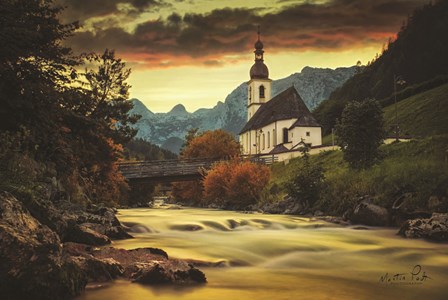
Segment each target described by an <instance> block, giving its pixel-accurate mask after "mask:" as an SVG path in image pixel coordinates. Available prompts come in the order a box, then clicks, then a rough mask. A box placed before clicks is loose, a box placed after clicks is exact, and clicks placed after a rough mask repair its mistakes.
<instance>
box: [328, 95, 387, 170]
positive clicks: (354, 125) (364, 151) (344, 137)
mask: <svg viewBox="0 0 448 300" xmlns="http://www.w3.org/2000/svg"><path fill="white" fill-rule="evenodd" d="M336 134H337V136H338V145H339V146H340V147H341V149H342V152H343V154H344V159H345V160H346V161H347V162H348V163H349V165H350V167H352V168H355V169H364V168H368V167H370V166H371V165H373V164H374V163H375V162H376V161H377V160H378V158H379V154H380V152H379V146H380V145H381V144H382V143H383V139H384V136H385V132H384V128H383V111H382V109H381V106H380V104H379V103H378V101H376V100H372V99H370V100H364V101H362V102H358V101H353V102H350V103H348V104H347V105H346V107H345V109H344V111H343V112H342V118H341V119H340V120H338V122H337V125H336Z"/></svg>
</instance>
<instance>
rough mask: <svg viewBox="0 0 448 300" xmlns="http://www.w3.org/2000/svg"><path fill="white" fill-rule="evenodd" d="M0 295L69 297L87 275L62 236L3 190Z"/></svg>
mask: <svg viewBox="0 0 448 300" xmlns="http://www.w3.org/2000/svg"><path fill="white" fill-rule="evenodd" d="M0 241H1V247H0V295H1V296H2V299H49V300H53V299H67V298H70V297H73V296H76V295H78V294H79V293H80V292H81V291H82V290H83V289H84V287H85V285H86V284H87V278H86V276H85V274H84V273H83V272H82V270H81V269H80V268H79V266H78V265H77V264H76V263H75V262H74V261H73V260H72V259H71V257H70V256H64V255H62V247H61V242H60V239H59V236H58V235H57V234H56V233H55V232H54V231H52V230H51V229H50V228H49V227H47V226H45V225H42V224H41V223H40V222H39V221H38V220H37V219H35V218H34V217H33V216H31V214H30V213H29V211H28V210H26V208H25V207H24V206H23V205H22V203H21V202H20V201H18V200H17V199H16V198H15V197H13V196H12V195H10V194H8V193H6V192H2V193H0Z"/></svg>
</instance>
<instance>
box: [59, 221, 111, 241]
mask: <svg viewBox="0 0 448 300" xmlns="http://www.w3.org/2000/svg"><path fill="white" fill-rule="evenodd" d="M64 242H75V243H81V244H87V245H92V246H103V245H108V244H110V243H111V240H110V239H109V237H107V236H105V235H104V234H101V233H99V232H97V231H95V230H92V229H90V228H89V227H87V226H84V225H75V226H73V227H72V228H70V230H69V232H68V233H67V234H66V236H65V238H64Z"/></svg>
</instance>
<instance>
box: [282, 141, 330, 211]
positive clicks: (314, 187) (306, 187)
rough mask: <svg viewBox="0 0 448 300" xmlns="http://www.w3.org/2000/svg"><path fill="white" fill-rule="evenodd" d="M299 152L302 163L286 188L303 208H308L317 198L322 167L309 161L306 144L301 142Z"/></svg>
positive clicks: (320, 187)
mask: <svg viewBox="0 0 448 300" xmlns="http://www.w3.org/2000/svg"><path fill="white" fill-rule="evenodd" d="M301 152H302V158H301V159H302V162H303V165H302V166H301V167H300V168H299V169H298V170H297V173H296V174H295V176H294V177H293V178H292V179H291V180H290V181H289V182H287V184H286V190H287V192H288V194H289V195H290V196H291V197H293V198H294V199H296V201H297V202H299V203H300V204H301V205H302V206H303V207H304V208H305V209H309V208H311V207H313V205H314V204H315V203H316V201H317V200H319V197H320V191H321V189H322V186H323V182H324V178H325V177H324V170H323V168H322V167H321V166H319V165H317V164H313V163H311V162H310V157H309V149H308V146H307V145H306V144H303V146H302V148H301Z"/></svg>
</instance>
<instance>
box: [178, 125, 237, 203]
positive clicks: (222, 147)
mask: <svg viewBox="0 0 448 300" xmlns="http://www.w3.org/2000/svg"><path fill="white" fill-rule="evenodd" d="M239 154H240V145H239V144H238V143H237V142H236V141H235V139H234V137H233V136H232V135H231V134H230V133H228V132H225V131H224V130H221V129H218V130H214V131H206V132H204V133H202V134H199V135H198V134H197V129H192V130H190V131H189V132H188V133H187V136H186V143H185V147H183V149H182V152H181V155H180V157H181V158H213V159H228V158H234V157H238V156H239ZM202 189H203V186H202V182H201V181H200V180H195V181H191V182H178V183H174V184H173V196H174V198H176V199H177V200H180V201H182V202H188V203H193V204H200V202H201V199H202V196H203V195H202Z"/></svg>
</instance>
